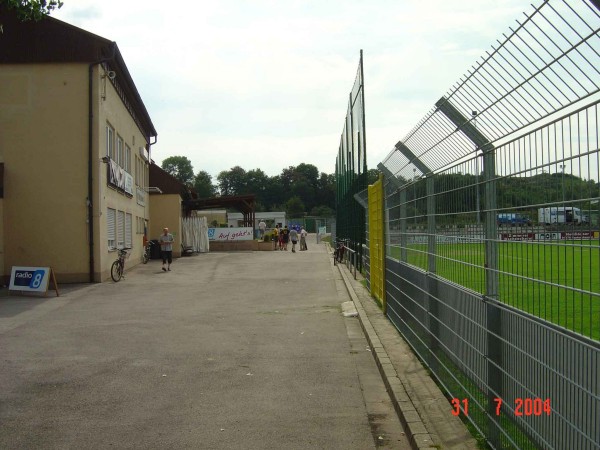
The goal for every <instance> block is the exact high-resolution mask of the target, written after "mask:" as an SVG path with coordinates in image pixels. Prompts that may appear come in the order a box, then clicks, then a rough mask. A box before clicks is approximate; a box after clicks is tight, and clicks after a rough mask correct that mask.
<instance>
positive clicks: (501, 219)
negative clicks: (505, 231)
mask: <svg viewBox="0 0 600 450" xmlns="http://www.w3.org/2000/svg"><path fill="white" fill-rule="evenodd" d="M496 221H497V223H498V226H499V227H501V226H510V227H523V226H528V227H530V226H531V219H530V218H529V217H527V216H524V215H523V214H519V213H501V214H498V215H497V216H496Z"/></svg>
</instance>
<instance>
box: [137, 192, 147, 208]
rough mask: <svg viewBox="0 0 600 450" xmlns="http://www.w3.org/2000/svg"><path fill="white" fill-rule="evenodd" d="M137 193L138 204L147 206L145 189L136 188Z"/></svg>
mask: <svg viewBox="0 0 600 450" xmlns="http://www.w3.org/2000/svg"><path fill="white" fill-rule="evenodd" d="M135 193H136V196H135V198H136V200H137V204H138V205H140V206H146V192H144V190H143V189H140V188H139V187H136V188H135Z"/></svg>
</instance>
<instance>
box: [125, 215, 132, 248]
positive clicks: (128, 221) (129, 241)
mask: <svg viewBox="0 0 600 450" xmlns="http://www.w3.org/2000/svg"><path fill="white" fill-rule="evenodd" d="M131 220H132V216H131V214H129V213H127V214H125V247H126V248H132V247H133V246H132V245H131V244H132V237H131V225H132V224H131Z"/></svg>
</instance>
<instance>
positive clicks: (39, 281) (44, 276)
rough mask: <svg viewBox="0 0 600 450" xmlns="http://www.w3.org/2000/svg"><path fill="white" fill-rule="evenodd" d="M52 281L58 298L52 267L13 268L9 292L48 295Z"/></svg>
mask: <svg viewBox="0 0 600 450" xmlns="http://www.w3.org/2000/svg"><path fill="white" fill-rule="evenodd" d="M50 279H52V283H53V284H54V290H55V291H56V296H58V295H59V293H58V285H57V284H56V278H55V277H54V272H53V271H52V269H51V268H50V267H18V266H13V267H12V271H11V274H10V284H9V286H8V290H9V291H22V292H38V293H46V292H47V291H48V284H49V282H50Z"/></svg>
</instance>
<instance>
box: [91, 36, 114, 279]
mask: <svg viewBox="0 0 600 450" xmlns="http://www.w3.org/2000/svg"><path fill="white" fill-rule="evenodd" d="M111 47H112V55H111V56H109V57H107V58H102V59H100V60H98V61H94V62H92V63H90V65H89V73H88V77H89V78H88V196H87V207H88V245H89V253H90V269H89V271H90V273H89V276H90V283H93V282H94V272H95V261H94V205H93V203H92V197H93V195H94V177H93V174H94V170H93V169H94V151H93V143H94V132H93V125H94V109H93V98H94V95H93V85H94V66H97V65H98V64H102V63H105V62H108V61H111V60H113V59H114V58H115V55H116V54H117V44H116V43H115V42H111Z"/></svg>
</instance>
